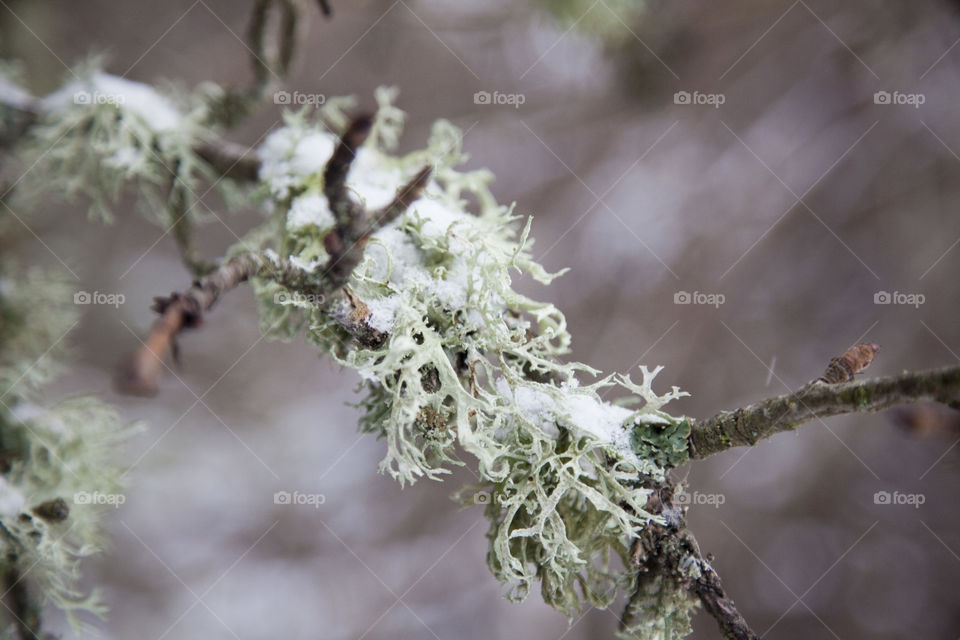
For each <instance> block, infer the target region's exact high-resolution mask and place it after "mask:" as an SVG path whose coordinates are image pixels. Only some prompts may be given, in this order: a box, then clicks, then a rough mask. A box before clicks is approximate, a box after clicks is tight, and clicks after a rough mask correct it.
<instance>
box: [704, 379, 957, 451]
mask: <svg viewBox="0 0 960 640" xmlns="http://www.w3.org/2000/svg"><path fill="white" fill-rule="evenodd" d="M928 400H932V401H936V402H940V403H943V404H946V405H948V406H950V407H952V408H955V409H956V408H960V365H957V366H951V367H944V368H942V369H928V370H926V371H907V372H904V373H902V374H900V375H897V376H889V377H885V378H873V379H870V380H864V381H862V382H846V383H841V384H828V383H825V382H823V381H820V380H817V381H814V382H811V383H809V384H807V385H805V386H804V387H802V388H800V389H799V390H798V391H795V392H793V393H788V394H785V395H782V396H777V397H775V398H768V399H766V400H761V401H760V402H756V403H754V404H751V405H748V406H746V407H743V408H742V409H737V410H735V411H722V412H720V413H718V414H717V415H715V416H713V417H712V418H709V419H706V420H698V421H695V422H693V424H692V425H691V432H690V457H691V458H693V459H698V458H707V457H709V456H712V455H714V454H716V453H720V452H721V451H726V450H727V449H732V448H734V447H743V446H752V445H754V444H756V443H757V442H758V441H759V440H762V439H764V438H769V437H770V436H772V435H774V434H777V433H780V432H783V431H790V430H792V429H794V428H796V427H797V426H799V425H801V424H803V423H805V422H809V421H811V420H816V419H819V418H826V417H828V416H835V415H840V414H844V413H869V412H874V411H880V410H882V409H887V408H889V407H893V406H896V405H902V404H912V403H915V402H921V401H928Z"/></svg>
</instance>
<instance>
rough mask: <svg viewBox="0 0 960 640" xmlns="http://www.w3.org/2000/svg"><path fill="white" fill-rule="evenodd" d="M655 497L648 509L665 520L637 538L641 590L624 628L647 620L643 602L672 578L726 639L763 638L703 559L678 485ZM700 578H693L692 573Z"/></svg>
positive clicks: (666, 487) (660, 490)
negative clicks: (677, 500) (676, 497)
mask: <svg viewBox="0 0 960 640" xmlns="http://www.w3.org/2000/svg"><path fill="white" fill-rule="evenodd" d="M655 489H656V490H655V491H654V493H652V494H651V495H650V500H649V502H648V504H647V508H648V509H649V510H651V512H652V513H658V514H660V515H662V516H663V517H664V520H665V524H656V523H652V522H651V523H650V524H648V525H647V526H646V527H645V528H644V530H643V533H642V534H641V535H640V537H638V538H637V539H636V540H635V541H634V547H633V552H632V554H631V555H632V557H633V561H634V563H635V564H636V569H637V589H636V590H635V591H634V593H633V594H632V595H631V596H630V598H629V600H628V601H627V605H626V607H625V609H624V612H623V615H622V617H621V619H620V630H621V631H629V630H630V629H631V628H632V627H634V626H635V625H637V624H642V622H643V621H642V620H640V619H639V616H640V615H643V614H644V613H645V612H644V610H643V607H642V606H640V601H641V600H642V599H643V598H644V597H645V596H646V594H647V593H648V591H649V589H650V588H654V589H655V588H656V586H651V585H648V583H650V582H655V581H672V582H673V583H674V584H676V585H677V586H678V587H680V588H682V589H686V590H687V591H689V592H690V593H692V594H693V595H694V596H696V597H697V599H698V600H699V601H700V603H701V604H702V605H703V608H704V610H706V611H707V613H709V614H710V615H711V616H712V617H713V618H714V619H715V620H716V621H717V625H718V626H719V627H720V632H721V633H722V634H723V637H724V638H726V639H727V640H758V636H757V635H756V634H755V633H754V632H753V631H752V630H751V629H750V627H749V626H748V625H747V622H746V620H744V618H743V616H742V615H741V614H740V612H739V611H738V610H737V607H736V605H735V604H734V602H733V600H731V599H730V598H728V597H727V594H726V592H725V591H724V590H723V585H722V584H721V582H720V576H719V575H718V574H717V572H716V570H714V568H713V566H712V565H711V564H710V562H711V561H712V559H710V558H709V557H708V558H704V557H703V555H702V554H701V552H700V545H699V544H698V543H697V541H696V539H695V538H694V537H693V534H692V533H690V532H689V531H688V530H687V529H686V522H685V519H684V513H683V509H682V508H681V507H678V506H675V505H674V504H673V503H672V500H673V494H674V487H673V485H672V483H670V482H669V481H667V482H665V483H663V484H660V485H657V486H656V487H655ZM691 575H694V576H697V577H695V578H690V577H689V576H691Z"/></svg>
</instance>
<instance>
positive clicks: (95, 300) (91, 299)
mask: <svg viewBox="0 0 960 640" xmlns="http://www.w3.org/2000/svg"><path fill="white" fill-rule="evenodd" d="M126 301H127V297H126V296H125V295H123V294H122V293H103V292H101V291H94V292H92V293H91V292H89V291H77V292H76V293H74V294H73V304H103V305H109V306H111V307H113V308H115V309H117V308H119V307H120V305H122V304H123V303H124V302H126Z"/></svg>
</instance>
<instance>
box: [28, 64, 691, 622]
mask: <svg viewBox="0 0 960 640" xmlns="http://www.w3.org/2000/svg"><path fill="white" fill-rule="evenodd" d="M89 77H90V78H91V80H89V81H88V84H87V85H84V86H85V87H87V89H85V90H90V88H91V87H93V88H94V89H96V90H102V89H103V88H104V87H106V88H112V89H115V90H117V91H118V92H122V91H126V92H127V93H128V94H129V95H130V97H128V98H125V100H124V101H123V102H120V103H118V104H114V105H103V104H94V105H90V104H78V103H76V101H74V100H72V99H71V100H66V99H65V98H63V97H62V96H66V95H74V94H75V92H76V91H77V88H76V87H68V88H66V89H63V90H61V92H58V93H57V94H54V96H53V97H48V98H47V99H45V100H46V104H47V105H48V110H49V111H48V113H49V114H50V115H49V117H48V118H46V119H45V120H44V123H45V124H43V125H42V126H41V127H40V128H39V129H37V133H36V134H35V136H36V140H38V141H39V143H43V142H46V143H49V142H50V141H51V139H52V138H54V137H55V136H57V135H62V136H65V139H68V140H72V142H71V143H70V145H69V146H70V147H72V148H69V149H64V150H62V151H56V150H55V151H54V152H51V153H52V157H51V158H49V159H47V160H44V161H45V162H46V161H50V162H53V165H52V167H51V168H50V169H49V170H50V171H53V172H55V173H56V174H57V175H59V176H60V178H59V179H60V180H66V181H68V183H67V186H68V187H69V188H66V189H65V191H66V192H68V193H69V192H78V193H87V194H88V195H90V196H91V197H92V198H93V200H94V202H95V204H96V205H97V206H98V207H99V208H104V207H105V206H106V205H104V204H102V203H101V202H100V199H102V198H103V197H104V195H105V194H107V195H110V194H112V193H114V192H116V191H117V190H118V189H119V185H120V184H121V183H122V182H126V181H128V180H131V179H132V180H134V181H135V182H136V183H137V184H139V185H141V187H143V185H146V191H143V189H141V191H142V192H144V193H146V194H147V199H148V202H149V201H150V198H168V199H170V198H172V197H174V196H173V195H171V192H164V191H163V190H162V188H161V187H162V186H163V182H162V180H160V179H159V177H158V176H159V174H158V167H165V166H166V167H169V166H170V164H169V163H173V165H174V166H176V167H180V168H182V170H183V171H186V172H187V174H186V176H187V177H185V178H183V180H184V182H187V180H193V179H194V178H196V177H197V176H203V175H206V172H208V171H209V169H210V167H205V166H204V165H203V163H202V162H199V164H197V162H198V161H197V159H196V157H195V156H194V155H193V154H194V151H193V150H195V149H196V148H197V146H198V145H199V144H202V143H203V139H202V136H201V135H200V132H199V131H198V128H197V127H196V126H195V124H194V123H195V122H196V121H195V120H193V119H192V116H191V115H190V113H193V112H186V111H182V110H180V111H178V110H175V109H173V108H172V107H170V109H169V110H168V108H167V107H168V106H170V105H169V104H168V103H166V102H165V100H166V99H165V98H162V96H160V95H159V94H156V93H150V94H149V95H148V94H146V93H142V92H143V91H145V90H146V89H147V88H146V87H145V85H138V86H133V85H132V84H129V83H128V85H125V86H120V85H117V84H116V82H114V80H113V79H111V78H110V77H108V76H105V75H103V74H99V75H98V74H97V73H95V72H94V73H93V75H91V76H89ZM124 82H125V81H124ZM89 83H93V84H89ZM150 91H152V90H150ZM60 94H62V95H60ZM58 95H60V97H59V98H57V96H58ZM138 96H139V97H138ZM394 98H395V92H394V91H392V90H390V89H380V90H378V91H377V93H376V99H377V103H378V107H379V108H378V111H377V114H376V117H375V119H374V124H373V130H372V133H371V135H370V136H369V138H368V141H367V144H366V145H365V146H364V147H362V148H361V149H359V151H358V153H357V156H356V158H355V160H354V162H353V164H352V166H351V170H350V174H349V176H348V180H347V186H348V188H349V190H350V191H351V193H352V196H353V197H355V198H356V199H357V200H358V202H359V204H361V205H362V206H363V208H364V209H365V210H366V211H375V210H378V209H379V208H381V207H383V206H384V205H386V204H387V203H389V202H391V200H392V199H393V198H394V197H395V196H396V194H397V192H398V189H400V188H401V186H402V185H404V184H405V183H406V182H407V181H409V180H410V178H411V177H412V176H414V175H415V174H416V173H417V172H418V171H419V170H420V169H421V168H422V167H424V166H426V165H429V166H430V167H432V169H433V173H432V178H431V180H430V182H429V184H428V185H427V186H426V189H425V190H424V191H423V193H422V197H420V198H419V199H418V200H416V201H415V202H413V203H412V205H411V206H410V207H409V208H408V209H407V210H406V212H405V213H404V214H403V215H401V216H400V217H399V218H397V219H396V220H394V221H393V222H391V223H390V224H388V225H386V226H384V227H383V228H381V229H379V230H378V231H377V232H376V233H374V234H373V235H372V236H371V237H370V238H369V241H368V242H367V245H366V249H365V253H364V259H363V261H362V262H361V263H360V264H359V266H358V267H357V268H356V269H355V270H354V271H353V273H352V275H351V278H350V280H349V282H348V284H347V287H346V289H345V290H344V292H335V293H336V295H337V296H338V299H337V300H336V301H333V300H329V299H323V298H324V296H322V295H321V296H320V299H318V297H317V295H315V293H310V292H317V291H320V290H322V285H323V283H324V279H323V270H324V265H325V264H326V263H327V260H328V258H329V256H328V253H327V251H326V248H325V244H324V241H325V238H326V237H327V235H328V234H329V233H330V231H331V230H332V229H333V228H334V225H335V221H334V216H333V215H332V213H331V211H330V207H329V203H328V202H327V199H326V197H325V196H324V191H323V187H324V185H323V172H324V167H325V165H326V163H327V161H328V160H329V159H330V157H331V155H332V153H333V151H334V148H335V146H336V144H337V137H336V134H337V133H339V132H340V131H342V130H343V128H344V126H345V125H346V123H347V122H348V120H349V118H348V116H347V112H348V111H349V109H350V107H351V106H352V101H350V100H348V99H328V100H327V102H326V104H325V105H324V106H323V107H321V108H320V109H319V110H318V111H316V112H315V114H311V113H309V112H308V111H307V110H304V111H301V112H297V113H287V114H286V115H285V122H284V126H283V127H282V128H280V129H278V130H276V131H274V132H273V133H271V134H270V135H269V136H268V137H267V138H266V139H265V140H264V142H263V143H262V145H261V146H260V148H259V151H258V154H259V159H260V177H259V184H258V186H257V191H256V193H257V194H258V196H259V200H260V202H261V203H262V205H263V210H264V213H265V220H264V222H263V223H262V224H261V225H260V226H259V227H257V228H254V229H253V230H251V231H250V232H249V233H247V234H246V235H245V236H244V237H243V238H242V239H241V240H240V241H239V242H238V243H237V244H236V245H235V246H233V247H232V248H231V249H230V250H228V252H227V257H230V256H233V255H237V254H239V253H243V252H254V253H256V254H258V255H259V256H261V257H262V260H263V261H265V262H267V263H269V262H270V261H272V262H274V263H275V264H276V265H277V266H278V267H280V266H282V267H283V269H282V270H281V269H278V270H277V271H276V273H278V274H279V273H280V272H281V271H283V272H284V273H286V274H287V275H289V272H290V269H294V270H296V271H297V272H298V273H297V277H296V278H289V277H286V278H280V277H271V275H270V274H271V271H270V269H265V270H264V271H263V272H262V273H261V276H262V277H258V278H255V279H254V280H253V283H252V284H253V287H254V290H255V292H256V294H257V298H258V301H259V304H260V310H261V323H262V326H263V328H264V331H265V332H266V333H268V334H269V335H271V336H273V337H276V338H291V337H293V336H296V335H300V334H303V335H305V336H306V338H307V339H308V340H309V341H310V342H311V343H313V344H314V345H316V346H317V347H318V348H319V349H320V350H321V351H322V352H324V353H329V354H331V355H332V357H334V358H335V359H336V360H337V361H338V362H339V363H341V364H342V365H344V366H345V367H348V368H350V369H353V370H355V371H356V372H357V373H358V374H359V376H360V378H361V380H362V382H361V385H360V386H361V391H362V398H361V400H360V402H359V406H360V407H361V408H362V409H363V418H362V421H361V428H362V429H363V430H364V431H366V432H369V433H371V434H374V435H376V436H377V437H380V438H382V439H383V440H384V441H385V446H386V454H385V456H384V458H383V461H382V462H381V464H380V470H381V471H382V472H384V473H388V474H390V475H391V476H393V477H394V478H396V479H397V480H398V481H399V482H401V483H402V484H407V483H412V482H414V481H416V480H418V479H421V478H429V479H433V480H440V479H442V478H443V477H444V476H445V475H446V474H448V473H450V471H451V469H452V468H453V467H457V466H467V467H468V468H470V469H471V470H472V472H473V473H474V475H475V476H476V478H477V483H476V484H475V485H471V486H469V487H464V488H462V489H461V490H460V491H458V492H457V496H458V498H459V499H460V500H462V501H465V502H466V503H468V504H473V503H479V504H483V505H484V509H485V513H486V516H487V517H488V518H489V520H490V529H489V538H490V551H489V556H488V561H489V566H490V568H491V570H492V571H493V573H494V575H495V576H496V577H497V578H498V579H500V580H501V581H503V582H504V583H507V584H508V585H509V591H508V594H509V597H510V598H512V599H515V600H520V599H523V598H524V597H526V595H527V594H528V592H529V591H530V589H531V587H534V586H536V585H539V587H540V591H541V593H542V595H543V598H544V599H545V601H546V602H548V603H549V604H550V605H552V606H554V607H556V608H557V609H559V610H561V611H563V612H565V613H566V614H568V615H571V616H572V615H574V614H575V613H576V612H578V611H580V610H581V609H582V607H583V606H584V604H585V603H589V604H592V605H595V606H601V607H602V606H607V605H608V604H610V602H611V601H612V600H613V598H614V597H615V596H616V594H617V593H618V590H619V589H622V588H626V587H628V586H631V585H633V584H634V576H633V575H632V573H633V572H632V571H631V570H630V569H629V568H628V567H629V566H630V564H629V558H628V555H629V549H628V547H629V545H630V543H631V540H633V539H634V538H635V536H636V534H637V533H638V532H640V531H641V530H642V529H643V528H644V527H645V526H646V525H647V524H648V523H650V522H651V521H656V522H659V521H660V519H659V516H657V515H655V514H654V513H653V512H652V510H648V507H647V499H648V497H649V494H650V491H651V489H649V488H648V487H650V486H653V484H654V483H656V482H657V481H659V480H661V479H662V478H663V477H664V474H665V472H666V470H667V469H669V468H671V467H673V466H676V465H678V464H681V463H682V462H684V461H685V460H686V455H687V454H686V451H687V436H688V433H689V426H688V424H687V423H686V422H685V421H684V420H682V419H681V418H677V417H674V416H672V415H670V414H668V413H666V412H665V411H664V410H663V406H664V405H665V404H666V403H667V402H669V401H670V400H673V399H676V398H678V397H680V396H682V395H685V394H684V393H683V392H681V391H679V390H678V389H677V388H676V387H674V388H672V389H671V390H670V391H667V392H665V393H658V392H655V391H654V390H653V387H652V385H653V382H654V379H655V377H656V376H657V374H658V373H659V372H660V369H659V368H656V369H652V370H651V369H648V368H646V367H640V370H639V375H640V380H639V382H634V381H633V380H631V378H630V377H629V376H619V375H618V376H603V375H601V374H600V372H598V371H596V370H595V369H592V368H591V367H589V366H587V365H585V364H581V363H576V362H568V361H564V360H563V358H564V356H565V355H566V354H567V353H568V351H569V347H570V341H571V337H570V335H569V333H568V332H567V327H566V321H565V319H564V316H563V314H562V313H561V312H560V311H559V310H558V309H557V308H556V307H554V306H553V305H552V304H550V303H548V302H541V301H537V300H534V299H532V298H530V297H527V296H525V295H522V294H520V293H518V292H517V291H516V290H515V289H514V282H515V280H517V279H519V278H525V277H530V278H531V279H533V280H535V281H537V282H540V283H543V284H548V283H549V282H550V281H551V280H552V279H553V278H555V277H556V276H557V275H559V274H551V273H548V272H547V271H546V270H545V269H544V268H543V267H542V266H541V265H539V264H538V263H537V262H536V261H535V260H534V258H533V254H532V251H531V249H532V246H533V240H532V238H531V237H530V231H531V224H532V220H531V219H529V218H527V219H524V218H522V217H520V216H518V215H516V214H515V213H514V211H513V208H512V207H509V206H504V205H501V204H499V203H497V201H496V199H495V197H494V196H493V193H492V192H491V190H490V183H491V181H492V179H493V177H492V175H491V174H490V172H488V171H486V170H479V171H460V170H458V169H457V166H458V165H460V164H461V163H462V162H463V161H464V160H465V159H466V156H465V154H464V152H463V150H462V144H461V142H462V141H461V134H460V132H459V131H458V130H457V128H456V127H454V126H453V125H452V124H450V123H449V122H446V121H439V122H437V123H436V124H435V125H434V127H433V130H432V133H431V135H430V138H429V140H428V142H427V144H426V146H425V148H423V149H421V150H418V151H415V152H412V153H408V154H406V155H402V156H398V155H396V154H395V148H396V145H397V142H398V140H399V137H400V131H401V127H402V123H403V113H402V112H401V111H400V110H398V109H397V108H396V107H395V106H394V105H393V100H394ZM199 102H202V100H200V101H199ZM167 125H169V126H167ZM75 127H85V128H86V129H87V131H88V133H86V134H82V135H81V134H77V133H74V129H73V128H75ZM71 136H76V138H75V139H74V138H71ZM86 136H89V140H90V144H91V150H90V152H89V154H86V153H78V152H77V149H76V144H77V143H79V141H80V140H86V139H87V138H86ZM84 156H86V157H84ZM74 177H75V180H74ZM221 182H223V183H230V182H231V180H230V179H229V178H226V179H224V180H222V181H221ZM162 205H163V206H167V207H168V208H171V207H170V202H165V203H162ZM172 209H173V210H177V207H172ZM180 210H181V211H182V208H181V209H180ZM154 219H155V220H156V221H157V222H159V223H161V224H165V222H164V220H162V219H157V218H156V217H154ZM292 282H295V283H297V285H298V286H293V285H292V284H291V283H292ZM329 293H331V294H332V293H334V292H329ZM344 297H345V299H346V300H347V301H349V305H350V314H351V317H355V318H358V319H359V320H360V321H361V323H362V324H363V325H364V328H365V330H366V332H367V333H366V335H367V336H368V337H371V336H372V337H375V338H376V339H375V340H373V339H371V340H366V341H365V340H358V339H357V336H356V334H355V333H350V332H348V331H347V330H346V329H345V327H344V326H343V323H342V322H341V320H342V312H343V309H342V306H343V305H344V304H345V302H344ZM338 305H339V307H338ZM608 396H609V397H615V398H617V400H616V401H615V402H614V401H611V400H609V399H608Z"/></svg>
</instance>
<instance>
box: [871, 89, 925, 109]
mask: <svg viewBox="0 0 960 640" xmlns="http://www.w3.org/2000/svg"><path fill="white" fill-rule="evenodd" d="M926 101H927V96H926V95H924V94H922V93H903V92H901V91H893V92H890V91H877V92H876V93H874V94H873V104H905V105H908V106H911V107H913V108H914V109H919V108H920V105H922V104H923V103H924V102H926Z"/></svg>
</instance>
